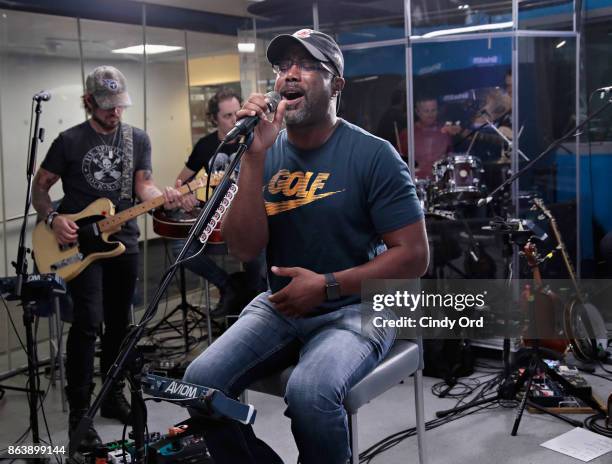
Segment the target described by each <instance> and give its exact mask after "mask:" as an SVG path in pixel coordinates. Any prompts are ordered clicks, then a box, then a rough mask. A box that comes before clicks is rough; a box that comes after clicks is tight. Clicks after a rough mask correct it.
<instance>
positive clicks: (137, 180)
mask: <svg viewBox="0 0 612 464" xmlns="http://www.w3.org/2000/svg"><path fill="white" fill-rule="evenodd" d="M82 98H83V104H84V106H85V109H86V111H87V113H88V114H89V116H90V118H89V119H88V120H87V121H85V122H83V123H81V124H79V125H77V126H74V127H71V128H70V129H68V130H66V131H64V132H62V133H60V134H59V136H58V137H57V138H56V139H55V140H54V141H53V144H52V145H51V148H50V149H49V152H48V153H47V156H46V158H45V159H44V161H43V162H42V164H41V167H40V168H39V170H38V172H37V173H36V176H35V179H34V185H33V187H32V196H33V204H34V208H35V209H36V211H37V212H38V214H39V215H40V216H41V217H43V218H45V222H46V225H47V227H49V228H50V229H51V230H52V231H53V234H54V235H55V238H56V239H57V241H58V243H59V244H60V245H68V244H70V243H74V242H76V241H77V231H78V228H79V226H78V225H77V224H76V223H75V222H74V221H72V220H70V219H68V218H67V217H65V216H64V214H71V213H77V212H79V211H81V210H82V209H83V208H85V207H86V206H87V205H89V204H90V203H91V202H93V201H95V200H96V199H98V198H108V199H110V200H111V201H112V202H113V204H114V205H116V209H117V211H122V210H125V209H127V208H129V207H131V206H133V204H134V202H135V199H136V198H137V199H139V200H140V201H146V200H150V199H153V198H155V197H159V196H161V195H163V196H164V199H165V204H164V207H165V208H176V207H179V206H180V207H182V208H184V209H191V207H192V206H193V204H195V198H194V197H193V195H187V196H184V197H182V196H181V195H180V193H179V192H178V190H177V189H175V188H172V187H166V188H165V190H164V191H163V192H162V191H161V190H160V189H159V188H158V187H156V186H155V184H154V182H153V178H152V176H151V143H150V141H149V137H148V135H147V134H146V133H145V132H144V131H142V130H140V129H137V128H135V127H131V126H129V125H127V124H125V123H122V122H121V117H122V115H123V112H124V110H125V108H126V107H128V106H130V105H131V104H132V102H131V100H130V96H129V94H128V92H127V88H126V80H125V77H124V76H123V74H122V73H121V72H120V71H119V70H118V69H116V68H114V67H112V66H100V67H97V68H96V69H94V70H93V71H92V72H91V73H90V74H89V75H88V76H87V81H86V91H85V94H84V95H83V97H82ZM60 179H61V181H62V188H63V191H64V198H63V199H62V201H61V204H60V206H59V208H58V209H57V211H56V210H54V208H53V205H52V203H51V198H50V196H49V190H50V189H51V187H52V186H53V185H54V184H55V183H56V182H57V181H58V180H60ZM179 186H180V182H177V187H179ZM138 235H139V231H138V225H137V223H136V219H131V220H130V221H129V222H127V223H126V224H125V225H124V226H123V228H121V230H119V231H118V232H116V233H115V234H114V235H112V236H111V239H114V240H117V241H120V242H121V243H123V245H125V248H126V251H125V253H124V254H121V255H119V256H116V257H113V258H109V259H102V260H99V261H96V262H94V263H92V264H91V265H89V266H88V267H87V268H86V269H84V270H83V271H82V272H81V273H80V274H79V275H78V276H76V277H75V278H74V279H72V280H71V281H70V282H69V283H68V290H69V293H70V296H71V297H72V301H73V303H74V314H73V317H72V321H71V322H72V325H71V327H70V331H69V334H68V340H67V346H66V357H67V359H66V377H67V387H66V393H67V397H68V403H69V405H70V416H69V434H71V433H72V431H73V430H74V429H75V427H76V426H77V425H78V423H79V421H80V419H81V418H82V417H83V415H84V414H85V413H86V412H87V409H88V408H89V403H90V399H91V394H92V392H93V388H94V383H93V372H94V348H95V341H96V335H97V333H98V329H99V327H100V324H101V323H102V322H104V327H105V330H104V333H103V335H102V356H101V362H100V368H101V369H100V370H101V372H102V375H103V376H104V375H105V374H106V372H107V371H108V369H109V368H110V366H111V365H112V363H113V362H114V360H115V358H116V357H117V354H118V352H119V348H120V346H121V342H122V340H123V338H124V336H125V335H126V331H127V326H128V315H129V309H130V305H131V302H132V297H133V295H134V291H135V287H136V278H137V275H138ZM123 387H124V383H123V382H118V383H117V384H116V385H115V386H114V388H113V390H112V391H111V392H110V393H109V394H108V395H107V396H106V398H105V400H104V402H103V403H102V405H101V408H100V414H101V415H102V416H103V417H110V418H116V419H119V420H120V421H121V422H123V423H128V422H129V420H130V406H129V403H128V402H127V400H126V398H125V396H124V395H123ZM100 444H101V440H100V437H99V436H98V434H97V432H96V431H95V429H94V428H93V426H92V427H90V429H89V431H88V433H87V435H86V437H85V438H84V440H83V441H82V442H81V445H80V447H79V450H88V449H89V450H90V449H93V448H95V447H96V446H97V445H100Z"/></svg>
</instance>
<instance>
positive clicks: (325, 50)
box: [266, 29, 344, 77]
mask: <svg viewBox="0 0 612 464" xmlns="http://www.w3.org/2000/svg"><path fill="white" fill-rule="evenodd" d="M294 43H298V44H300V45H301V46H302V47H304V48H305V49H306V51H307V52H308V53H310V54H311V55H312V57H313V58H315V59H316V60H319V61H324V62H326V63H330V64H331V65H332V67H333V68H334V69H335V71H336V75H337V76H340V77H342V73H343V72H344V57H343V56H342V52H341V51H340V47H338V44H337V43H336V41H335V40H334V39H332V38H331V37H330V36H328V35H327V34H324V33H323V32H319V31H313V30H312V29H300V30H299V31H297V32H294V33H293V34H281V35H277V36H276V37H274V38H273V39H272V42H270V45H268V50H267V51H266V56H267V57H268V61H269V62H270V63H271V64H276V63H278V60H280V59H281V58H282V55H283V52H284V51H285V50H286V49H287V47H288V46H289V45H291V44H294Z"/></svg>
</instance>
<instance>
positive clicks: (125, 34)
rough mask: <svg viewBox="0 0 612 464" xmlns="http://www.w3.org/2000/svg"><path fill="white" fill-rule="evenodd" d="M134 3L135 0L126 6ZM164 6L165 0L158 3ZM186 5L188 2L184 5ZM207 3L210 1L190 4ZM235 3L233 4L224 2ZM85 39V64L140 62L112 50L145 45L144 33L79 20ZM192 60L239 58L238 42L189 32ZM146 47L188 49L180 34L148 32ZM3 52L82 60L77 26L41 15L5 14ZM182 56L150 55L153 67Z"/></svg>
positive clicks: (0, 22) (0, 29) (0, 27)
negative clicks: (89, 61)
mask: <svg viewBox="0 0 612 464" xmlns="http://www.w3.org/2000/svg"><path fill="white" fill-rule="evenodd" d="M126 1H131V0H126ZM160 1H161V0H160ZM181 1H187V0H181ZM189 1H198V2H200V1H201V2H202V3H204V2H206V3H208V2H209V1H211V0H189ZM224 1H226V2H234V3H236V1H235V0H224ZM81 37H82V46H83V56H84V58H85V59H113V60H124V59H127V60H138V59H141V58H140V57H135V56H130V55H116V54H113V53H111V50H113V49H116V48H123V47H127V46H131V45H139V44H141V43H142V27H141V26H138V25H132V24H122V23H111V22H105V21H95V20H89V19H83V20H81ZM187 40H188V45H189V48H188V50H189V57H190V58H197V57H203V56H216V55H223V54H228V53H236V43H237V37H235V36H228V35H220V34H208V33H199V32H191V31H190V32H188V33H187ZM147 41H148V42H149V43H159V44H164V45H178V46H180V47H184V46H185V34H184V33H183V32H182V31H178V30H172V29H165V28H156V27H148V28H147ZM0 47H1V48H4V50H5V51H7V52H9V53H12V54H19V55H24V56H37V55H38V56H40V55H43V56H48V57H62V58H70V59H78V58H79V55H80V52H79V41H78V29H77V21H76V20H75V19H74V18H66V17H62V16H49V15H40V14H36V13H26V12H21V11H5V10H2V14H1V15H0ZM184 53H185V52H184V50H179V51H177V52H173V53H167V54H166V53H164V54H162V55H150V56H149V57H148V58H149V60H151V61H160V60H161V61H165V60H174V59H183V58H184Z"/></svg>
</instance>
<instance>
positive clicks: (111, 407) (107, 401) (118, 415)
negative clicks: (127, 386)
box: [100, 382, 132, 425]
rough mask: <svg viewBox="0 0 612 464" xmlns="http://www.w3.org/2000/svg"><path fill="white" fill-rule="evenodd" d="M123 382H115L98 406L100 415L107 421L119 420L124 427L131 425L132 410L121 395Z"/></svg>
mask: <svg viewBox="0 0 612 464" xmlns="http://www.w3.org/2000/svg"><path fill="white" fill-rule="evenodd" d="M123 386H124V383H123V382H117V383H116V384H115V385H114V386H113V388H112V390H111V391H110V392H108V394H107V395H106V398H104V400H103V401H102V404H101V405H100V415H101V416H102V417H106V418H107V419H119V421H121V422H122V423H123V424H125V425H132V408H131V407H130V403H128V400H127V399H126V398H125V396H124V395H123Z"/></svg>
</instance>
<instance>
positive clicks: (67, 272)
mask: <svg viewBox="0 0 612 464" xmlns="http://www.w3.org/2000/svg"><path fill="white" fill-rule="evenodd" d="M204 182H205V180H204V181H203V180H202V179H196V180H193V181H192V182H190V183H188V184H186V185H183V186H182V187H181V188H179V189H178V190H179V192H180V193H181V194H182V195H186V194H188V193H192V192H195V191H196V190H197V189H199V188H202V187H203V186H204ZM163 204H164V196H163V195H160V196H158V197H156V198H153V199H151V200H148V201H145V202H144V203H139V204H137V205H136V206H132V207H131V208H128V209H126V210H124V211H121V212H120V213H118V214H115V205H114V204H113V202H112V201H110V200H109V199H108V198H98V199H97V200H95V201H93V202H92V203H90V204H89V205H88V206H87V207H86V208H85V209H83V210H82V211H80V212H78V213H75V214H66V215H64V216H65V217H66V218H68V219H70V220H72V221H74V222H76V224H77V225H78V226H79V230H78V231H77V236H78V237H77V241H76V242H75V243H70V244H68V245H60V244H59V243H58V242H57V239H56V238H55V234H54V233H53V231H52V230H51V228H50V227H49V226H48V225H47V224H45V222H44V221H41V222H39V223H38V225H37V226H36V227H35V228H34V232H33V234H32V248H33V250H34V261H36V265H37V266H38V270H39V271H40V272H41V273H56V274H57V275H59V276H60V277H61V278H63V279H64V280H65V281H66V282H68V281H70V280H72V279H74V278H75V277H76V276H77V275H79V274H80V273H81V272H82V271H83V270H84V269H85V268H86V267H87V266H89V265H90V264H91V263H92V262H94V261H96V260H98V259H103V258H112V257H114V256H118V255H120V254H121V253H123V252H124V251H125V246H124V245H123V243H121V242H118V241H115V242H112V241H109V240H108V237H109V235H112V234H114V233H116V232H118V231H119V230H120V229H121V226H122V225H123V224H124V223H126V222H127V221H129V220H130V219H133V218H135V217H137V216H140V215H141V214H144V213H146V212H148V211H151V210H152V209H155V208H158V207H160V206H162V205H163Z"/></svg>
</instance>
